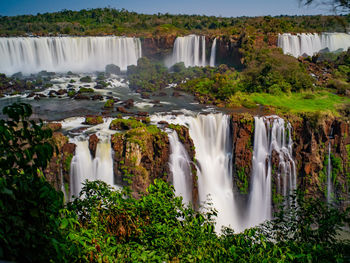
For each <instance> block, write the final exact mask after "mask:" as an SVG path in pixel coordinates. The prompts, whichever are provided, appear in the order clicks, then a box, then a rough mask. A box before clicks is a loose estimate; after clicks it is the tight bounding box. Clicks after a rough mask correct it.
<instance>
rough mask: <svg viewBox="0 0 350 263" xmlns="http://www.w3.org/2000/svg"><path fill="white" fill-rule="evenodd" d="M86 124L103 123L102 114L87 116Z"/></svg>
mask: <svg viewBox="0 0 350 263" xmlns="http://www.w3.org/2000/svg"><path fill="white" fill-rule="evenodd" d="M84 123H85V124H88V125H97V124H101V123H103V118H102V116H88V117H86V118H85V122H84Z"/></svg>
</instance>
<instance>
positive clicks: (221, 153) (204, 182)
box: [151, 114, 241, 232]
mask: <svg viewBox="0 0 350 263" xmlns="http://www.w3.org/2000/svg"><path fill="white" fill-rule="evenodd" d="M151 119H152V121H154V122H158V121H160V120H165V121H167V122H169V123H173V124H181V125H186V126H187V127H188V128H189V133H190V136H191V138H192V140H193V143H194V146H195V148H196V160H197V176H198V194H199V201H200V202H201V203H203V202H206V201H207V200H208V197H209V199H210V203H211V204H212V207H213V208H215V209H216V210H217V212H218V215H217V220H216V227H215V228H216V231H217V232H220V230H221V227H222V226H231V227H232V228H233V229H234V230H235V231H241V225H240V222H239V220H238V214H237V212H236V208H235V201H234V195H233V183H232V139H231V132H230V117H229V115H224V114H208V115H201V114H200V115H196V116H185V115H178V116H159V115H154V116H152V118H151ZM174 177H175V175H174ZM183 187H184V186H182V187H181V188H180V189H182V188H183ZM175 188H177V186H175ZM176 190H177V189H176ZM177 191H180V190H177Z"/></svg>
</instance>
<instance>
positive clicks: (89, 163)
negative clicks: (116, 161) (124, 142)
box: [70, 139, 114, 196]
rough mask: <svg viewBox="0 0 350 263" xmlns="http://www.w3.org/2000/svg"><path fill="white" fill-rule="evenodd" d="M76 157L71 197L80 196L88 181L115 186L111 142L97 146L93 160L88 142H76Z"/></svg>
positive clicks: (71, 176) (73, 165) (106, 141)
mask: <svg viewBox="0 0 350 263" xmlns="http://www.w3.org/2000/svg"><path fill="white" fill-rule="evenodd" d="M74 143H75V144H76V146H77V147H76V150H75V155H74V157H73V159H72V163H71V168H70V196H73V195H74V196H78V195H79V192H80V191H81V189H82V187H83V183H84V182H85V181H86V180H89V181H95V180H101V181H104V182H106V183H107V184H109V185H111V186H113V185H114V175H113V174H114V173H113V158H112V147H111V144H110V142H109V140H104V141H100V142H98V144H97V148H96V156H95V158H92V156H91V153H90V150H89V142H88V140H82V141H80V140H79V139H77V140H76V141H74Z"/></svg>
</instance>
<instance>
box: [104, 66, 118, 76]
mask: <svg viewBox="0 0 350 263" xmlns="http://www.w3.org/2000/svg"><path fill="white" fill-rule="evenodd" d="M105 72H106V73H108V74H114V75H120V68H119V67H118V66H117V65H114V64H109V65H107V66H106V67H105Z"/></svg>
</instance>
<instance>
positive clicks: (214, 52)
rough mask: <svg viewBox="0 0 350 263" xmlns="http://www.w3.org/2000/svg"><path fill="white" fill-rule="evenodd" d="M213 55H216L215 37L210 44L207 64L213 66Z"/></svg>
mask: <svg viewBox="0 0 350 263" xmlns="http://www.w3.org/2000/svg"><path fill="white" fill-rule="evenodd" d="M215 57H216V38H215V39H214V41H213V45H212V46H211V52H210V62H209V66H211V67H215Z"/></svg>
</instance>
